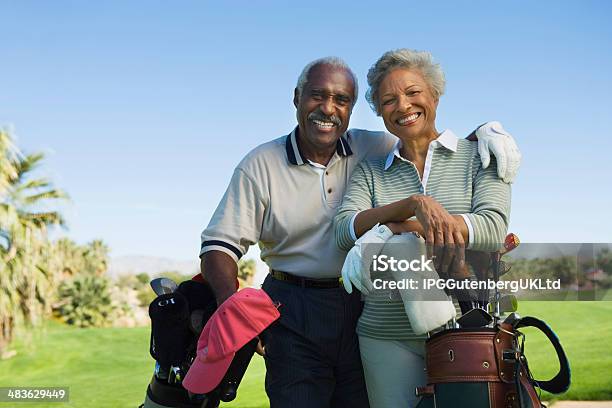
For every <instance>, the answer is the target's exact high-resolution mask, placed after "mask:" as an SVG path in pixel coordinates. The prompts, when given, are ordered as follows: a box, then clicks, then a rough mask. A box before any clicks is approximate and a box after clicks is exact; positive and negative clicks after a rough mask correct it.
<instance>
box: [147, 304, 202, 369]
mask: <svg viewBox="0 0 612 408" xmlns="http://www.w3.org/2000/svg"><path fill="white" fill-rule="evenodd" d="M149 317H151V342H150V353H151V356H152V357H153V358H154V359H155V360H157V362H158V363H159V364H160V365H161V366H170V365H174V366H178V365H180V364H181V363H183V361H184V360H185V358H186V355H187V348H188V346H189V343H190V342H191V340H192V338H193V334H192V333H191V330H190V329H189V305H188V303H187V299H186V298H185V296H183V294H181V293H179V292H175V293H166V294H163V295H161V296H158V297H157V298H156V299H155V300H154V301H153V302H151V304H150V305H149Z"/></svg>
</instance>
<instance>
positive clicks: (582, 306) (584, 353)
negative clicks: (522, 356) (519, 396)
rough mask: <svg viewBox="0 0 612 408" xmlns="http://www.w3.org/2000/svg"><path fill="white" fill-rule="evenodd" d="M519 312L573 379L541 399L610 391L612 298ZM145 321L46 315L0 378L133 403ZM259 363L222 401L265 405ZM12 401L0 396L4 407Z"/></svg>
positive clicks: (76, 396) (76, 398)
mask: <svg viewBox="0 0 612 408" xmlns="http://www.w3.org/2000/svg"><path fill="white" fill-rule="evenodd" d="M519 313H521V315H532V316H537V317H539V318H541V319H543V320H545V321H546V322H548V323H549V324H550V326H551V327H552V328H553V329H554V330H555V331H556V333H557V335H558V336H559V338H560V339H561V343H562V344H563V346H564V348H565V350H566V352H567V354H568V357H569V359H570V363H571V365H572V374H573V377H572V380H573V381H572V387H571V388H570V390H569V392H567V393H566V394H563V395H561V396H550V395H546V394H545V395H543V397H544V399H547V400H550V399H573V400H579V399H581V400H588V399H592V400H595V399H599V400H601V399H608V400H609V399H612V302H522V303H521V304H520V306H519ZM525 334H526V341H525V348H526V353H527V357H528V359H529V363H530V367H531V369H532V371H533V373H534V375H535V377H536V378H541V379H548V378H549V377H551V376H552V375H553V374H554V373H555V372H556V369H557V363H556V360H554V356H555V355H554V350H553V348H552V347H551V346H548V345H547V339H546V338H545V337H544V336H543V335H541V334H539V333H537V332H536V331H534V330H531V329H530V330H525ZM148 347H149V329H148V328H138V329H75V328H71V327H67V326H63V325H60V324H58V323H55V322H51V323H49V324H48V325H47V327H46V329H45V331H44V332H36V333H33V334H31V336H30V339H28V340H26V339H21V340H20V341H19V342H18V344H16V349H17V350H18V355H17V356H16V357H14V358H12V359H10V360H7V361H1V362H0V386H3V387H6V386H20V387H24V386H31V387H32V386H68V387H70V403H67V404H58V403H47V404H42V403H38V404H37V403H23V404H19V406H23V407H28V406H35V407H79V408H81V407H109V408H122V407H125V408H135V407H137V406H138V405H139V404H140V403H141V402H142V400H143V397H144V393H145V389H146V385H147V383H148V381H149V379H150V376H151V374H152V371H153V360H152V359H151V357H150V356H149V354H148ZM264 371H265V369H264V364H263V360H262V359H261V358H260V357H259V356H255V357H254V359H253V362H252V363H251V367H250V368H249V371H248V372H247V375H246V378H245V379H244V380H243V382H242V385H241V386H240V390H239V393H238V395H239V397H238V399H237V400H236V401H234V402H232V403H229V404H225V406H226V407H241V408H256V407H257V408H259V407H267V406H268V401H267V398H266V396H265V393H264V389H263V378H264ZM5 406H6V407H9V406H11V407H12V406H14V404H12V405H11V404H8V403H0V408H2V407H5Z"/></svg>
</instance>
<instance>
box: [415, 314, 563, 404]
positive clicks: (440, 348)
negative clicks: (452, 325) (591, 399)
mask: <svg viewBox="0 0 612 408" xmlns="http://www.w3.org/2000/svg"><path fill="white" fill-rule="evenodd" d="M524 327H535V328H537V329H539V330H541V331H542V332H543V333H544V334H545V335H546V336H547V337H548V339H549V340H550V342H551V343H552V345H553V346H554V348H555V351H556V353H557V358H558V360H559V366H560V370H559V372H558V373H557V374H556V375H555V377H553V378H552V379H551V380H549V381H539V380H535V379H534V378H533V377H532V376H531V373H530V371H529V366H528V365H527V359H526V357H525V354H524V338H525V336H524V334H523V333H521V332H520V331H519V329H520V328H524ZM426 370H427V385H426V386H424V387H419V388H417V390H416V393H417V395H419V396H421V397H422V398H421V401H420V402H419V404H418V405H417V407H418V408H429V407H436V408H447V407H453V408H454V407H471V408H502V407H503V408H536V407H537V408H540V407H542V406H543V405H542V403H541V402H540V398H539V395H538V392H537V391H536V387H537V388H540V389H543V390H545V391H548V392H551V393H555V394H556V393H562V392H565V391H566V390H567V389H568V388H569V384H570V368H569V363H568V360H567V357H566V355H565V352H564V351H563V348H562V347H561V344H560V343H559V339H558V338H557V336H556V335H555V333H554V332H553V331H552V330H551V329H550V327H549V326H548V325H547V324H546V323H544V322H543V321H541V320H539V319H536V318H534V317H524V318H522V319H521V318H519V317H518V316H517V318H516V319H514V320H512V319H506V321H505V322H504V323H500V324H498V325H497V327H494V328H491V327H481V328H465V329H449V330H444V331H442V332H439V333H436V334H434V335H433V336H431V337H430V338H429V339H428V340H427V342H426Z"/></svg>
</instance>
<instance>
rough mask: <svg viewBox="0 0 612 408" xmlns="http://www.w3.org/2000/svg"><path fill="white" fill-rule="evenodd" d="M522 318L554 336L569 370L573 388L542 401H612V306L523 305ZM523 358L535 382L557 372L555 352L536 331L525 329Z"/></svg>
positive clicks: (557, 303) (611, 303)
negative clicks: (540, 322)
mask: <svg viewBox="0 0 612 408" xmlns="http://www.w3.org/2000/svg"><path fill="white" fill-rule="evenodd" d="M518 312H519V314H520V315H521V316H534V317H538V318H540V319H542V320H544V321H545V322H546V323H548V325H549V326H551V327H552V329H553V330H554V331H555V333H557V336H558V337H559V339H560V341H561V345H562V346H563V348H564V350H565V352H566V354H567V358H568V359H569V362H570V366H571V369H572V385H571V387H570V389H569V391H568V392H567V393H565V394H562V395H551V394H547V393H543V395H542V398H543V399H545V400H549V401H550V400H556V399H564V400H612V302H522V303H520V304H519V310H518ZM523 332H524V333H525V336H526V337H525V354H526V355H527V359H528V361H529V367H530V368H531V371H532V374H533V376H534V377H535V378H537V379H540V380H548V379H550V378H551V377H552V376H553V375H555V374H556V373H557V371H558V369H559V365H558V363H557V360H556V354H555V350H554V349H553V347H552V345H550V342H549V341H548V339H547V338H546V336H544V334H542V333H541V332H539V331H538V330H537V329H525V330H523Z"/></svg>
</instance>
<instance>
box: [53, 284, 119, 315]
mask: <svg viewBox="0 0 612 408" xmlns="http://www.w3.org/2000/svg"><path fill="white" fill-rule="evenodd" d="M59 296H60V302H59V303H58V304H57V305H56V308H55V312H56V314H57V315H58V316H59V317H60V318H61V319H62V320H63V321H64V322H66V323H68V324H70V325H74V326H78V327H101V326H107V325H108V324H109V323H110V321H111V319H112V317H113V312H114V309H115V308H114V306H113V304H112V300H111V291H110V282H109V280H108V279H106V278H103V277H100V276H85V277H77V278H75V279H73V280H71V281H66V282H64V283H62V284H61V285H60V287H59Z"/></svg>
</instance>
